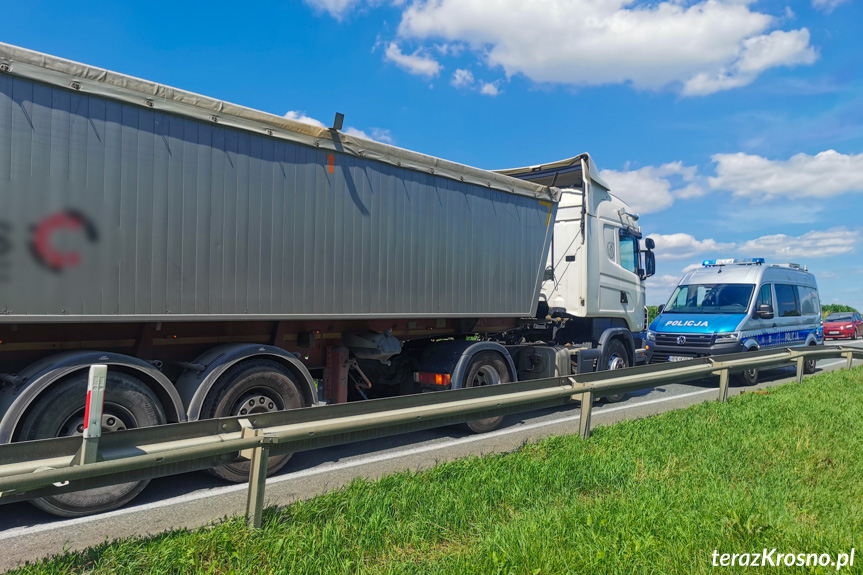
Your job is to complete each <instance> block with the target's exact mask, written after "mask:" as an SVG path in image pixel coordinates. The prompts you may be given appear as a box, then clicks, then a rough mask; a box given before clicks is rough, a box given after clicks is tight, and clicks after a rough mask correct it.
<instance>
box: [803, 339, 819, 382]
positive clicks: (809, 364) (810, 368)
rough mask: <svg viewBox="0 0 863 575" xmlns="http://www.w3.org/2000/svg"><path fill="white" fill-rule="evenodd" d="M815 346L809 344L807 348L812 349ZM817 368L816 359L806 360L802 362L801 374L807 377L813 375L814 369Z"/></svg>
mask: <svg viewBox="0 0 863 575" xmlns="http://www.w3.org/2000/svg"><path fill="white" fill-rule="evenodd" d="M813 345H815V344H811V345H810V346H809V347H812V346H813ZM817 366H818V360H817V359H807V360H806V361H804V362H803V373H805V374H807V375H809V374H812V373H815V369H816V367H817Z"/></svg>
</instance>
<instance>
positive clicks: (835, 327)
mask: <svg viewBox="0 0 863 575" xmlns="http://www.w3.org/2000/svg"><path fill="white" fill-rule="evenodd" d="M838 337H850V338H851V339H857V338H858V337H863V316H861V315H860V314H859V313H850V312H843V313H831V314H830V315H828V316H827V317H825V318H824V339H835V338H838Z"/></svg>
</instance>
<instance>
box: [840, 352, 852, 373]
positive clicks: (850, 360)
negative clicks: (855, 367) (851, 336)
mask: <svg viewBox="0 0 863 575" xmlns="http://www.w3.org/2000/svg"><path fill="white" fill-rule="evenodd" d="M842 355H844V356H845V359H847V360H848V363H846V364H845V369H851V365H852V363H853V362H854V352H853V351H846V352H845V353H843V354H842Z"/></svg>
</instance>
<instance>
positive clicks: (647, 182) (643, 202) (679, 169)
mask: <svg viewBox="0 0 863 575" xmlns="http://www.w3.org/2000/svg"><path fill="white" fill-rule="evenodd" d="M600 175H601V176H602V178H603V179H604V180H606V181H607V182H608V184H609V185H610V186H611V191H612V193H613V194H614V195H616V196H618V197H620V198H621V199H622V200H624V201H625V202H626V203H628V204H629V205H630V206H632V208H633V209H634V210H635V211H636V212H638V213H640V214H648V213H651V212H658V211H660V210H664V209H665V208H667V207H669V206H671V204H673V203H674V200H675V199H677V198H694V197H697V196H700V195H702V194H703V193H704V189H703V188H702V187H701V186H700V185H699V184H698V168H696V167H695V166H684V165H683V162H671V163H668V164H663V165H661V166H645V167H643V168H639V169H637V170H628V171H626V170H625V171H616V170H602V171H601V172H600ZM672 180H674V182H672ZM675 183H678V184H679V186H677V187H673V186H674V185H675Z"/></svg>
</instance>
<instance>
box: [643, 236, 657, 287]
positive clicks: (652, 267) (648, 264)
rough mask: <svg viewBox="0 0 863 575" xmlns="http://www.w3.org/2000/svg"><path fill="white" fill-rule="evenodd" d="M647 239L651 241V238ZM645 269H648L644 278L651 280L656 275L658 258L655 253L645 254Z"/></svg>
mask: <svg viewBox="0 0 863 575" xmlns="http://www.w3.org/2000/svg"><path fill="white" fill-rule="evenodd" d="M647 239H648V240H650V238H647ZM644 267H645V268H646V271H645V274H644V277H646V278H649V277H650V276H652V275H653V274H655V273H656V256H655V255H654V254H653V252H650V251H649V252H645V254H644Z"/></svg>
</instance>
